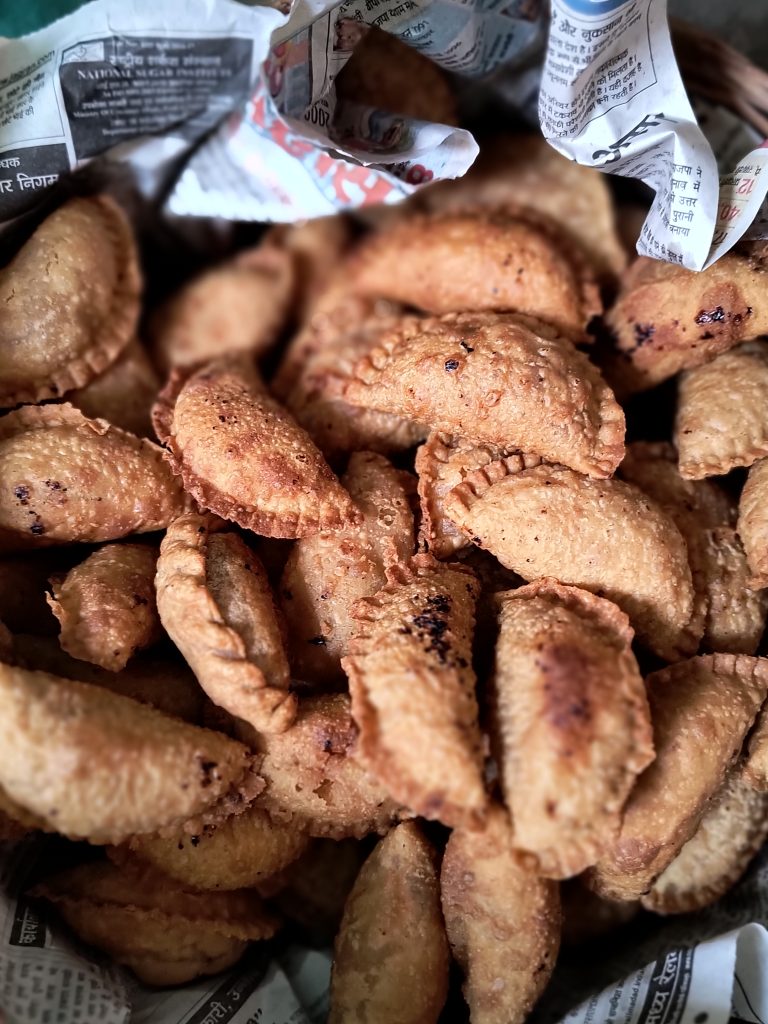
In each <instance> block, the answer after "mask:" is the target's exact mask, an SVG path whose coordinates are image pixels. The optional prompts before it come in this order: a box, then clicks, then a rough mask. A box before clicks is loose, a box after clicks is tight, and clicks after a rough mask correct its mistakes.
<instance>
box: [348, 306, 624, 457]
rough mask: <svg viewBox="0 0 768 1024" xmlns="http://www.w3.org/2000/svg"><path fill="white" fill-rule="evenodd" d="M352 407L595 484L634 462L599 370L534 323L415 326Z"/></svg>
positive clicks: (482, 320)
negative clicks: (512, 452) (558, 466)
mask: <svg viewBox="0 0 768 1024" xmlns="http://www.w3.org/2000/svg"><path fill="white" fill-rule="evenodd" d="M344 397H345V399H346V400H347V401H348V402H350V403H351V404H352V405H360V406H363V407H365V408H369V409H380V410H383V411H385V412H390V413H394V414H396V415H398V416H403V417H408V418H410V419H413V420H415V421H417V422H420V423H425V424H427V426H429V427H431V428H432V429H434V430H439V431H442V432H444V433H447V434H453V435H455V436H456V437H460V438H463V439H464V440H467V441H476V442H478V443H480V444H491V445H497V446H499V447H500V448H507V449H510V448H511V449H520V450H521V451H526V452H529V453H531V454H533V455H540V456H541V457H542V458H544V459H548V460H549V461H550V462H558V463H562V464H563V465H567V466H570V467H571V468H573V469H576V470H578V471H579V472H580V473H586V474H588V475H589V476H595V477H608V476H611V474H612V473H613V472H614V470H615V469H616V467H617V466H618V464H619V463H620V462H621V459H622V457H623V455H624V413H623V412H622V410H621V407H620V406H619V405H618V403H617V402H616V400H615V398H614V397H613V392H612V391H611V389H610V388H609V387H608V385H607V384H606V383H605V381H604V380H603V379H602V377H601V376H600V373H599V372H598V370H597V369H596V368H595V367H594V366H593V365H592V363H591V362H590V361H589V359H588V358H587V357H586V356H585V355H584V353H583V352H579V351H578V349H576V348H575V347H574V346H573V344H572V343H571V342H570V341H569V340H568V339H567V338H565V337H564V336H563V335H561V334H558V332H557V331H556V330H554V329H552V328H551V327H548V326H546V325H545V324H543V323H539V322H536V321H533V320H531V319H530V318H526V317H520V316H515V315H511V314H507V315H505V314H498V313H456V314H448V315H446V316H443V317H440V318H430V319H425V320H414V319H413V318H412V317H411V318H406V319H404V320H402V321H401V322H400V325H399V326H398V327H397V328H393V329H392V330H391V331H389V332H388V333H386V334H384V336H383V337H382V339H381V342H380V345H379V347H378V348H375V349H374V350H373V351H372V352H370V353H369V354H368V355H366V356H364V357H363V358H362V359H361V360H360V361H359V362H358V363H357V365H356V366H355V368H354V371H353V372H352V374H351V376H350V379H349V382H348V383H347V386H346V388H345V390H344Z"/></svg>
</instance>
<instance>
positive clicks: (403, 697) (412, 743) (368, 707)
mask: <svg viewBox="0 0 768 1024" xmlns="http://www.w3.org/2000/svg"><path fill="white" fill-rule="evenodd" d="M389 579H390V582H389V583H388V585H387V586H386V587H384V588H383V589H382V590H380V591H379V592H378V593H377V594H376V595H375V596H374V597H372V598H369V599H367V600H363V601H360V602H359V604H358V605H357V607H356V608H355V609H354V613H353V614H354V617H355V619H356V621H357V624H358V630H357V634H356V636H355V637H353V639H352V641H351V643H350V645H349V654H348V656H347V657H346V658H344V659H342V667H343V668H344V671H345V672H346V673H347V676H348V677H349V689H350V693H351V695H352V715H353V717H354V719H355V723H356V724H357V727H358V729H359V730H360V740H359V756H360V758H361V760H362V761H363V763H364V764H365V765H367V766H368V768H369V769H370V771H371V772H372V773H373V774H374V775H375V776H376V777H377V778H378V779H379V780H380V781H381V783H382V784H383V785H384V786H385V787H386V788H387V790H388V792H389V793H390V794H391V795H392V796H393V797H394V798H395V799H396V800H399V801H400V802H401V803H403V804H405V805H406V806H407V807H410V808H411V809H412V810H413V811H415V812H416V813H417V814H420V815H422V816H423V817H425V818H432V819H437V820H438V821H442V822H443V824H446V825H450V826H454V827H455V826H458V825H468V826H470V827H472V826H477V825H478V824H479V823H480V822H481V821H482V817H483V814H484V812H485V808H486V803H487V801H486V795H485V790H484V787H483V779H482V764H483V758H482V747H481V738H480V731H479V728H478V724H477V714H478V712H477V701H476V699H475V685H476V680H475V673H474V671H473V669H472V663H471V662H472V634H473V631H474V626H475V614H474V609H475V601H476V600H477V595H478V591H479V588H478V586H477V581H476V579H475V576H474V573H473V572H472V570H471V569H468V568H467V567H466V566H463V565H460V564H452V565H446V564H443V563H440V562H437V561H436V560H435V559H434V558H432V557H431V556H430V555H417V556H416V557H415V558H414V559H412V561H411V562H410V563H409V564H408V565H402V566H396V567H394V568H393V569H392V570H391V571H390V574H389Z"/></svg>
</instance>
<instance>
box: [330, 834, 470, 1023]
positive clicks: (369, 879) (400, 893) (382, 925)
mask: <svg viewBox="0 0 768 1024" xmlns="http://www.w3.org/2000/svg"><path fill="white" fill-rule="evenodd" d="M436 862H437V857H436V854H435V851H434V849H433V848H432V846H431V845H430V843H429V842H428V841H427V839H426V838H425V837H424V835H423V834H422V832H421V830H420V829H419V826H418V825H416V824H415V823H414V822H404V823H403V824H402V825H398V827H397V828H395V829H393V830H392V831H391V832H390V833H389V835H388V836H387V837H386V838H385V839H382V841H381V842H380V843H379V845H378V846H377V847H376V848H375V850H374V851H373V853H372V854H371V855H370V856H369V857H368V859H367V860H366V862H365V864H363V866H362V868H361V869H360V873H359V874H358V876H357V879H356V880H355V884H354V886H353V887H352V891H351V893H350V894H349V897H348V898H347V903H346V906H345V907H344V916H343V917H342V920H341V927H340V928H339V933H338V935H337V936H336V942H335V945H334V951H333V968H332V972H331V1007H330V1013H329V1016H328V1024H351V1022H352V1021H355V1022H356V1024H437V1019H438V1017H439V1016H440V1011H441V1010H442V1008H443V1004H444V1003H445V999H446V996H447V994H448V967H449V961H450V958H449V954H448V943H447V941H446V937H445V926H444V925H443V916H442V914H441V912H440V887H439V884H438V871H437V863H436Z"/></svg>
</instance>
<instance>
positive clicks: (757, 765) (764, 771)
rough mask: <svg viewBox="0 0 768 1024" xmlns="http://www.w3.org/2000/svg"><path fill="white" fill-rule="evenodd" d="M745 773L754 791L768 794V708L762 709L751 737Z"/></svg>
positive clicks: (746, 779)
mask: <svg viewBox="0 0 768 1024" xmlns="http://www.w3.org/2000/svg"><path fill="white" fill-rule="evenodd" d="M743 773H744V779H745V781H747V782H748V783H749V784H750V786H752V787H753V789H758V790H760V792H762V793H768V707H763V708H762V709H761V711H760V714H759V715H758V716H757V721H756V722H755V727H754V729H753V730H752V732H751V734H750V736H749V742H748V743H747V757H746V760H745V762H744V768H743Z"/></svg>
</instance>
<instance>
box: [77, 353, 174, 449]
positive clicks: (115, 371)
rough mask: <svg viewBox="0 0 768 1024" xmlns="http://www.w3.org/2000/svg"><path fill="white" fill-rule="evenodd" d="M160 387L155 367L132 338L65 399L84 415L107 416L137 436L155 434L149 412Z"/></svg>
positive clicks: (103, 417) (109, 419)
mask: <svg viewBox="0 0 768 1024" xmlns="http://www.w3.org/2000/svg"><path fill="white" fill-rule="evenodd" d="M159 390H160V379H159V377H158V376H157V373H156V372H155V368H154V366H153V365H152V363H150V361H149V357H148V355H147V353H146V352H145V351H144V348H143V346H142V345H141V344H140V343H139V342H138V341H136V339H134V340H133V341H131V342H129V344H128V345H127V346H126V347H125V348H124V349H123V351H122V352H121V353H120V355H119V356H118V357H117V359H116V360H115V361H114V363H112V364H111V365H110V366H108V367H107V369H106V370H105V371H104V372H103V373H100V374H99V376H98V377H96V378H95V379H94V380H92V381H91V383H90V384H86V386H85V387H84V388H79V389H78V390H77V391H70V392H69V394H68V395H67V399H68V400H69V401H70V402H71V403H72V405H74V406H76V407H77V408H78V409H79V410H80V412H81V413H83V415H84V416H88V417H90V418H91V419H102V420H107V422H108V423H111V424H112V425H113V426H114V427H121V428H122V429H123V430H127V431H129V432H130V433H131V434H136V436H137V437H154V432H153V430H152V415H151V413H152V405H153V403H154V401H155V398H156V397H157V393H158V391H159Z"/></svg>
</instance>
